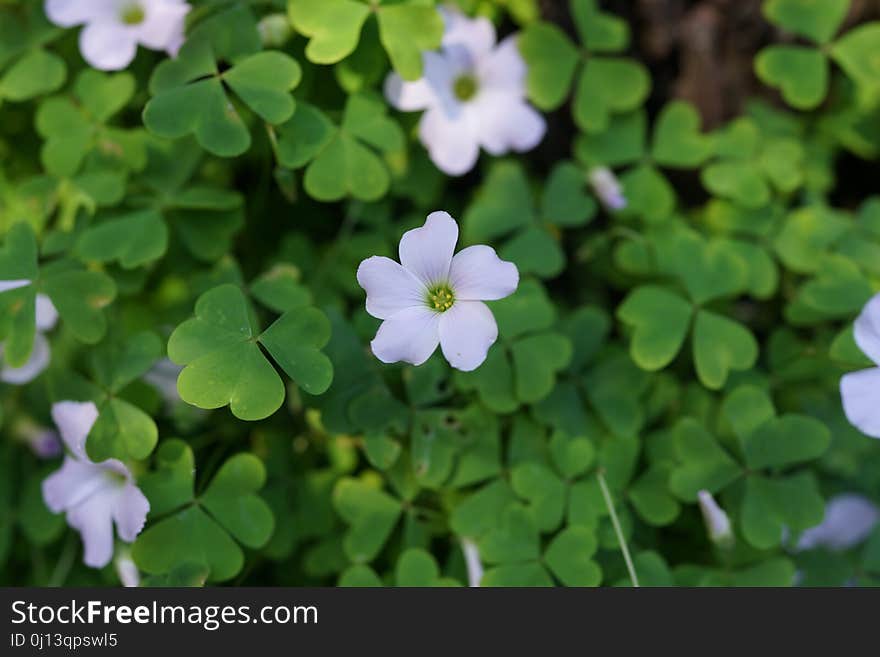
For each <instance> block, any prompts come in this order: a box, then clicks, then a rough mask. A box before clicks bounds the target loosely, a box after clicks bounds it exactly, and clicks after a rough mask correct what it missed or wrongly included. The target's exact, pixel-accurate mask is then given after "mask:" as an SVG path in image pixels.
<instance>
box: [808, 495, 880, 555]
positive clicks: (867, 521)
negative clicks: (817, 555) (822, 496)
mask: <svg viewBox="0 0 880 657" xmlns="http://www.w3.org/2000/svg"><path fill="white" fill-rule="evenodd" d="M878 522H880V509H878V508H877V506H876V505H875V504H874V503H873V502H871V500H869V499H868V498H867V497H864V496H862V495H856V494H852V493H845V494H843V495H837V496H835V497H833V498H831V499H830V500H828V504H826V506H825V517H824V518H823V520H822V523H821V524H819V525H816V526H815V527H813V528H812V529H808V530H807V531H805V532H804V533H803V534H801V538H800V540H799V541H798V544H797V549H798V550H811V549H813V548H816V547H826V548H830V549H832V550H846V549H848V548H851V547H853V546H854V545H858V544H859V543H861V542H862V541H863V540H865V538H867V536H868V534H870V533H871V531H872V530H873V529H874V525H876V524H877V523H878Z"/></svg>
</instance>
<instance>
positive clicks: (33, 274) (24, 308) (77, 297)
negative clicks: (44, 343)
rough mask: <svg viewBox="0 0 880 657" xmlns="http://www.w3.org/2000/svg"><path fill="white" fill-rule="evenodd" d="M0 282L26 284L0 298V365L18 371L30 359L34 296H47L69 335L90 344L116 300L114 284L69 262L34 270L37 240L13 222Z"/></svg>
mask: <svg viewBox="0 0 880 657" xmlns="http://www.w3.org/2000/svg"><path fill="white" fill-rule="evenodd" d="M0 280H3V281H9V280H19V281H26V282H27V283H26V284H23V285H21V286H20V287H16V288H14V289H11V290H7V291H4V292H2V293H0V308H2V309H3V313H2V315H3V317H2V319H0V335H3V336H5V337H4V339H5V340H6V343H5V345H4V360H5V361H6V362H7V363H8V364H9V365H11V366H12V367H20V366H21V365H23V364H24V363H25V362H26V361H27V359H28V357H29V356H30V353H31V349H32V347H33V341H34V333H35V322H36V311H35V303H36V295H37V293H38V292H43V293H45V294H46V295H48V296H49V298H50V299H51V300H52V303H53V304H54V305H55V308H56V309H57V310H58V314H59V315H60V316H61V319H62V320H63V321H64V322H65V324H66V326H67V328H68V329H69V330H70V332H71V333H72V334H73V335H74V336H75V337H76V338H77V339H78V340H80V341H82V342H86V343H88V344H94V343H96V342H98V341H100V339H101V338H102V337H103V335H104V332H105V331H106V328H107V324H106V319H105V317H104V314H103V312H102V310H103V308H104V307H105V306H107V305H108V304H109V303H111V302H112V301H113V299H114V298H115V296H116V285H115V284H114V282H113V279H111V278H110V277H109V276H107V275H106V274H102V273H99V272H92V271H85V270H83V269H81V268H80V267H79V266H78V265H76V264H75V263H73V262H71V261H69V260H56V261H54V262H51V263H47V264H44V265H42V266H41V265H39V263H38V253H37V240H36V236H35V235H34V232H33V229H32V228H31V227H30V225H29V224H25V223H17V224H15V225H13V226H12V228H11V229H10V230H9V232H8V233H7V234H6V240H5V242H4V244H3V247H2V249H0Z"/></svg>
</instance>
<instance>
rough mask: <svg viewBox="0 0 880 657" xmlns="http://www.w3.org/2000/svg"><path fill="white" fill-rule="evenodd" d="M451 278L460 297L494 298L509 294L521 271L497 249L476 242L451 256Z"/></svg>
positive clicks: (464, 298)
mask: <svg viewBox="0 0 880 657" xmlns="http://www.w3.org/2000/svg"><path fill="white" fill-rule="evenodd" d="M449 282H450V284H451V285H452V289H453V291H454V293H455V298H456V299H458V300H460V301H494V300H495V299H503V298H504V297H507V296H510V295H511V294H513V293H514V292H515V291H516V288H517V285H519V271H518V270H517V268H516V265H515V264H513V263H512V262H507V261H506V260H502V259H501V258H499V257H498V254H497V253H495V249H493V248H492V247H491V246H486V245H485V244H477V245H476V246H469V247H467V248H466V249H462V250H461V251H459V252H458V253H456V254H455V257H454V258H452V266H451V267H450V268H449Z"/></svg>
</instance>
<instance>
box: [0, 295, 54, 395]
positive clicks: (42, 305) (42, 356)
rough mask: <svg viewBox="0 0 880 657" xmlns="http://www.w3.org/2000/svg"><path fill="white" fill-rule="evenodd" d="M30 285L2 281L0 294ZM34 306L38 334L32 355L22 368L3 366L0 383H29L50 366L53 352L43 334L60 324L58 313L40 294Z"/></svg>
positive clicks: (0, 371)
mask: <svg viewBox="0 0 880 657" xmlns="http://www.w3.org/2000/svg"><path fill="white" fill-rule="evenodd" d="M30 284H31V281H28V280H17V281H0V294H2V293H3V292H8V291H9V290H15V289H17V288H20V287H26V286H28V285H30ZM34 306H35V312H36V324H37V332H36V334H35V335H34V346H33V347H32V348H31V355H30V356H29V357H28V360H27V362H26V363H25V364H24V365H22V366H21V367H10V366H9V365H3V366H2V368H0V381H3V383H11V384H13V385H23V384H25V383H29V382H30V381H33V380H34V379H35V378H37V377H38V376H39V375H40V374H41V373H42V372H43V370H45V369H46V368H47V367H48V366H49V360H50V357H51V351H50V349H49V341H48V340H47V339H46V336H44V335H43V333H44V332H46V331H50V330H52V328H53V327H54V326H55V324H56V323H57V322H58V311H57V310H55V306H54V305H52V301H50V299H49V297H47V296H46V295H45V294H38V295H37V296H36V300H35V302H34ZM2 355H3V343H2V342H0V356H2Z"/></svg>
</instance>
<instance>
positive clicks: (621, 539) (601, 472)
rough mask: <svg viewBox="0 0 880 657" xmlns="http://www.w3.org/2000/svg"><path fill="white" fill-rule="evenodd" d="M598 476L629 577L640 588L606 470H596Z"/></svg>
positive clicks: (634, 585)
mask: <svg viewBox="0 0 880 657" xmlns="http://www.w3.org/2000/svg"><path fill="white" fill-rule="evenodd" d="M596 478H597V479H598V480H599V488H601V489H602V497H604V498H605V506H606V507H608V513H609V514H610V515H611V524H612V525H614V533H615V534H617V542H618V543H619V544H620V551H621V552H622V553H623V560H624V561H625V562H626V569H627V571H629V578H630V580H632V585H633V587H635V588H639V578H638V575H636V567H635V565H633V560H632V556H630V553H629V547H628V546H627V544H626V539H625V538H624V537H623V530H622V529H621V528H620V520H618V519H617V511H615V510H614V502H613V500H612V499H611V491H609V490H608V483H607V482H606V481H605V471H604V470H602V468H599V470H598V471H597V472H596Z"/></svg>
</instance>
